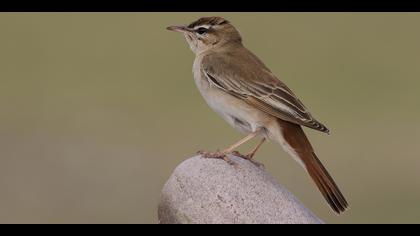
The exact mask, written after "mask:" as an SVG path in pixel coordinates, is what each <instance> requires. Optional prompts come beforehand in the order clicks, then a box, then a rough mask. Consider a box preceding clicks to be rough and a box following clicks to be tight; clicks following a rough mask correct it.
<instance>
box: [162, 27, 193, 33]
mask: <svg viewBox="0 0 420 236" xmlns="http://www.w3.org/2000/svg"><path fill="white" fill-rule="evenodd" d="M166 29H167V30H170V31H175V32H181V33H188V32H192V30H191V29H189V28H187V27H185V26H169V27H167V28H166Z"/></svg>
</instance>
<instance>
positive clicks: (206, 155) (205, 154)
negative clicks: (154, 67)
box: [197, 151, 236, 166]
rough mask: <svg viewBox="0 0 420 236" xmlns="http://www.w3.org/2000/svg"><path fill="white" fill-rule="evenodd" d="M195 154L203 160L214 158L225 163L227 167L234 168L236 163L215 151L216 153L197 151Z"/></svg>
mask: <svg viewBox="0 0 420 236" xmlns="http://www.w3.org/2000/svg"><path fill="white" fill-rule="evenodd" d="M197 154H200V155H201V156H202V157H204V158H214V159H222V160H224V161H226V162H227V163H228V164H229V165H233V166H235V165H236V163H235V162H234V161H232V160H231V159H229V157H228V156H227V154H226V153H224V152H220V151H216V152H205V151H198V152H197Z"/></svg>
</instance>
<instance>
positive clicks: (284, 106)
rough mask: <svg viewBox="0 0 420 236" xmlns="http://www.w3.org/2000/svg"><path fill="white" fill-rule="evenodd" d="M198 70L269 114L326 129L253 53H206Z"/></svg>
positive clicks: (220, 86) (231, 92) (310, 126)
mask: <svg viewBox="0 0 420 236" xmlns="http://www.w3.org/2000/svg"><path fill="white" fill-rule="evenodd" d="M248 52H249V51H248ZM249 53H250V52H249ZM202 70H203V71H202V72H203V73H204V74H205V76H206V77H207V79H208V80H209V81H210V83H211V84H213V85H214V86H216V87H218V88H219V89H222V90H224V91H225V92H227V93H229V94H231V95H233V96H235V97H238V98H240V99H243V100H244V101H246V102H247V103H248V104H251V105H253V106H254V107H256V108H258V109H260V110H262V111H264V112H266V113H268V114H270V115H272V116H275V117H278V118H280V119H283V120H286V121H289V122H292V123H295V124H299V125H303V126H307V127H309V128H312V129H315V130H319V131H322V132H325V133H329V130H328V128H327V127H325V126H324V125H323V124H321V123H320V122H318V121H317V120H315V119H314V118H313V117H312V115H311V114H310V113H309V112H308V110H307V109H306V107H305V106H304V105H303V104H302V102H301V101H300V100H299V99H298V98H297V97H296V96H295V95H294V93H293V92H292V91H291V90H290V89H289V88H288V87H287V86H286V85H285V84H284V83H282V82H281V81H280V80H278V79H277V78H276V77H275V76H274V74H272V73H271V72H270V71H269V70H268V69H267V68H266V67H265V66H264V65H263V64H262V62H261V61H259V60H258V58H256V57H255V56H253V54H248V53H246V54H242V55H241V54H236V55H235V54H231V55H225V56H223V57H221V56H218V55H215V54H213V55H207V56H205V57H204V58H203V61H202Z"/></svg>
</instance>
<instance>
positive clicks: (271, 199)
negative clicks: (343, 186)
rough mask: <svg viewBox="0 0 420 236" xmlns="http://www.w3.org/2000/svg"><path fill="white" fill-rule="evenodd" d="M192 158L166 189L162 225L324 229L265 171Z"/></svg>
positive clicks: (241, 161) (239, 162)
mask: <svg viewBox="0 0 420 236" xmlns="http://www.w3.org/2000/svg"><path fill="white" fill-rule="evenodd" d="M230 159H231V160H233V161H234V162H236V163H237V165H236V166H232V165H229V164H227V163H226V162H225V161H223V160H219V159H206V158H203V157H201V156H195V157H192V158H190V159H188V160H186V161H184V162H183V163H181V164H180V165H179V166H178V167H177V168H176V169H175V171H174V172H173V174H172V176H171V177H170V178H169V180H168V181H167V183H166V184H165V186H164V188H163V191H162V193H161V201H160V204H159V209H158V216H159V223H161V224H320V223H323V222H322V221H321V220H320V219H319V218H317V217H316V216H315V215H314V214H313V213H312V212H311V211H310V210H308V209H307V208H306V207H305V206H303V204H302V203H301V202H300V201H299V200H298V199H296V197H294V196H293V195H292V194H291V193H290V192H289V191H288V190H287V189H285V188H284V187H282V186H281V185H280V184H279V183H278V182H277V181H276V180H275V179H274V178H273V177H272V176H270V175H269V174H268V173H267V172H266V171H265V170H264V169H263V168H261V167H257V166H256V165H254V164H252V163H251V162H249V161H246V160H244V159H242V158H239V157H235V156H230Z"/></svg>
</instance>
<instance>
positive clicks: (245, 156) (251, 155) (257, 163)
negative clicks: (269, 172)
mask: <svg viewBox="0 0 420 236" xmlns="http://www.w3.org/2000/svg"><path fill="white" fill-rule="evenodd" d="M231 154H232V155H234V156H237V157H240V158H242V159H245V160H247V161H250V162H251V163H252V164H254V165H256V166H257V167H260V168H261V167H262V168H264V169H265V166H264V164H262V163H259V162H257V161H254V159H253V157H254V153H249V154H247V155H244V154H241V153H240V152H238V151H233V152H232V153H231Z"/></svg>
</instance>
